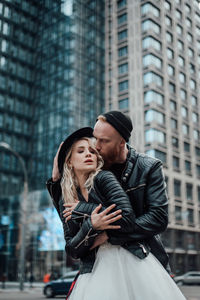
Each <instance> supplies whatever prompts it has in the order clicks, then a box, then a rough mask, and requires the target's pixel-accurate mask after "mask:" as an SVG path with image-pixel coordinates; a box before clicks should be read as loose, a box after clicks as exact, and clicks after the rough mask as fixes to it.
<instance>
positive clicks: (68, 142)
mask: <svg viewBox="0 0 200 300" xmlns="http://www.w3.org/2000/svg"><path fill="white" fill-rule="evenodd" d="M83 137H93V128H91V127H83V128H81V129H78V130H76V131H75V132H73V133H72V134H70V135H69V136H68V137H67V138H66V139H65V141H64V143H63V144H62V146H61V148H60V151H59V153H58V169H59V172H60V174H62V171H63V165H64V162H65V158H66V155H67V153H68V151H69V149H70V148H71V146H72V145H73V143H74V142H75V141H77V140H79V139H81V138H83Z"/></svg>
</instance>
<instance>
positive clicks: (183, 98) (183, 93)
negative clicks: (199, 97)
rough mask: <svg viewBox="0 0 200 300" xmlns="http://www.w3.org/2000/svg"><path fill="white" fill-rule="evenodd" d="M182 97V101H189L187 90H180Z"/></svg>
mask: <svg viewBox="0 0 200 300" xmlns="http://www.w3.org/2000/svg"><path fill="white" fill-rule="evenodd" d="M180 97H181V100H183V101H186V100H187V93H186V91H185V90H183V89H180Z"/></svg>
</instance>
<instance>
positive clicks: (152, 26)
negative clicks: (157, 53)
mask: <svg viewBox="0 0 200 300" xmlns="http://www.w3.org/2000/svg"><path fill="white" fill-rule="evenodd" d="M149 30H152V31H153V32H154V33H156V34H160V33H161V28H160V26H159V25H158V24H157V23H155V22H154V21H152V20H149V19H148V20H145V21H143V22H142V31H143V32H145V31H149Z"/></svg>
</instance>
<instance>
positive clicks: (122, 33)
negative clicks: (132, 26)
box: [118, 29, 128, 41]
mask: <svg viewBox="0 0 200 300" xmlns="http://www.w3.org/2000/svg"><path fill="white" fill-rule="evenodd" d="M127 36H128V30H127V29H125V30H122V31H120V32H118V41H120V40H123V39H126V38H127Z"/></svg>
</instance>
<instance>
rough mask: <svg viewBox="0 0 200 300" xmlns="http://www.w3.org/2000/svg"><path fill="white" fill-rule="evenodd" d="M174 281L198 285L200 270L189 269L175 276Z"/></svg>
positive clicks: (180, 283) (199, 282)
mask: <svg viewBox="0 0 200 300" xmlns="http://www.w3.org/2000/svg"><path fill="white" fill-rule="evenodd" d="M174 281H175V282H176V283H177V284H178V285H183V284H194V285H198V284H200V272H198V271H190V272H187V273H185V274H183V275H180V276H175V277H174Z"/></svg>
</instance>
